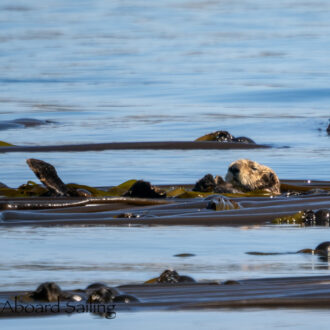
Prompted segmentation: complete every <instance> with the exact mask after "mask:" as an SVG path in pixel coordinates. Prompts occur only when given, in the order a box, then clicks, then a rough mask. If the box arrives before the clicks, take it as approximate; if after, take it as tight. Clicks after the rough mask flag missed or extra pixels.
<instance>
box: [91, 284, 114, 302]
mask: <svg viewBox="0 0 330 330" xmlns="http://www.w3.org/2000/svg"><path fill="white" fill-rule="evenodd" d="M114 298H115V296H114V295H113V292H112V290H111V288H108V287H100V288H98V289H95V290H92V291H91V292H90V293H89V295H88V298H87V302H88V303H90V304H107V303H111V302H113V300H114Z"/></svg>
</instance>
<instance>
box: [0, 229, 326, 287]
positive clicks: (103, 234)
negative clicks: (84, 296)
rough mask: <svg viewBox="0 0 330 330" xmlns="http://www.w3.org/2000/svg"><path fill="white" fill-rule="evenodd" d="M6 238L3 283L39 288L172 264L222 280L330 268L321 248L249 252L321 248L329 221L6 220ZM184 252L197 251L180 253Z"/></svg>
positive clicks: (126, 276)
mask: <svg viewBox="0 0 330 330" xmlns="http://www.w3.org/2000/svg"><path fill="white" fill-rule="evenodd" d="M183 237H184V240H183ZM0 238H1V239H0V242H1V243H0V244H1V246H0V247H1V248H0V251H1V252H0V260H2V261H1V263H0V275H1V278H2V281H1V284H0V286H1V287H2V288H3V289H4V288H6V289H34V287H35V286H36V284H37V283H40V282H43V281H49V280H52V281H56V282H59V284H60V285H61V287H62V286H63V287H64V288H70V287H76V288H84V287H86V286H87V285H88V284H90V283H92V282H98V281H101V282H106V283H109V284H110V285H119V284H127V283H137V282H139V283H141V282H144V281H146V280H148V279H149V278H152V277H155V276H156V275H159V274H160V273H161V272H162V271H163V270H165V269H167V268H173V269H176V270H177V271H179V273H180V274H181V273H182V274H187V275H190V276H192V277H194V278H196V279H197V280H205V279H212V280H218V281H223V280H227V279H235V280H237V279H243V278H255V277H259V278H261V277H276V276H296V275H311V274H312V275H324V274H328V273H329V265H328V263H325V262H322V261H320V260H319V259H318V257H317V256H312V255H305V254H288V255H270V256H252V255H247V254H246V252H248V251H264V252H295V251H298V250H300V249H304V248H315V247H316V246H317V245H318V244H319V243H321V242H322V241H326V240H328V239H329V229H328V228H318V229H315V228H314V229H313V228H308V229H302V228H298V227H283V226H282V227H280V226H279V227H263V228H261V227H260V228H255V229H250V230H244V229H240V228H216V227H211V228H207V227H192V228H188V227H171V228H169V227H152V228H112V227H64V228H24V227H23V228H4V227H2V228H1V230H0ZM178 253H193V254H195V255H196V256H194V257H191V258H177V257H175V256H174V255H176V254H178Z"/></svg>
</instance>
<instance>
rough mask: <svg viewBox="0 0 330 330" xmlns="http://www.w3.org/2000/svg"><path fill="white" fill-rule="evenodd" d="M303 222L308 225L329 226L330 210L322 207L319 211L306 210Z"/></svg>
mask: <svg viewBox="0 0 330 330" xmlns="http://www.w3.org/2000/svg"><path fill="white" fill-rule="evenodd" d="M302 223H303V224H305V225H306V226H329V225H330V210H329V209H320V210H317V211H315V212H314V211H312V210H304V211H303V214H302Z"/></svg>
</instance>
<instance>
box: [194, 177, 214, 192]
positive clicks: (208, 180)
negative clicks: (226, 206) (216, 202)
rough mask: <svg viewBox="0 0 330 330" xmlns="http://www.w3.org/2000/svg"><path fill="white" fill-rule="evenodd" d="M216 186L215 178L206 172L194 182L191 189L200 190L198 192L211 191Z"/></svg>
mask: <svg viewBox="0 0 330 330" xmlns="http://www.w3.org/2000/svg"><path fill="white" fill-rule="evenodd" d="M215 186H216V183H215V179H214V177H213V175H212V174H206V175H204V177H203V178H201V179H200V180H198V181H197V182H196V183H195V186H194V188H193V189H192V190H193V191H200V192H212V191H214V189H215Z"/></svg>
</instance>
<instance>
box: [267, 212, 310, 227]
mask: <svg viewBox="0 0 330 330" xmlns="http://www.w3.org/2000/svg"><path fill="white" fill-rule="evenodd" d="M303 214H304V212H303V211H299V212H297V213H295V214H292V215H288V216H283V217H278V218H275V219H274V220H273V221H272V223H274V224H277V225H283V224H287V225H288V224H290V225H296V224H302V223H303V220H304V218H303Z"/></svg>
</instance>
